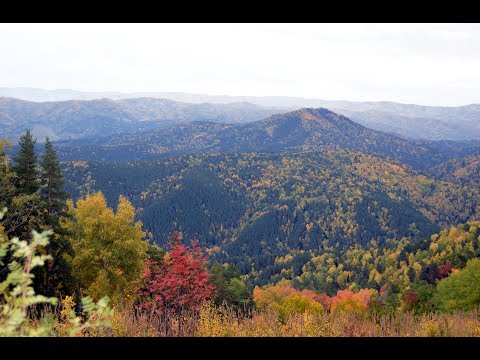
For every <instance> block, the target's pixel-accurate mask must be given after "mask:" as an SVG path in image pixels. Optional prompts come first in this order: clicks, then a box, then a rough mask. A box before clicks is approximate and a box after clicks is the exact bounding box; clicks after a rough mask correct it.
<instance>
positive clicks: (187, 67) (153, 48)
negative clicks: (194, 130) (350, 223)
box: [0, 24, 480, 106]
mask: <svg viewBox="0 0 480 360" xmlns="http://www.w3.org/2000/svg"><path fill="white" fill-rule="evenodd" d="M0 86H5V87H18V86H28V87H38V88H46V89H74V90H83V91H122V92H135V91H181V92H193V93H203V94H210V95H224V94H225V95H255V96H264V95H285V96H300V97H310V98H321V99H327V100H358V101H367V100H369V101H380V100H390V101H398V102H403V103H416V104H422V105H444V106H458V105H466V104H471V103H480V24H0Z"/></svg>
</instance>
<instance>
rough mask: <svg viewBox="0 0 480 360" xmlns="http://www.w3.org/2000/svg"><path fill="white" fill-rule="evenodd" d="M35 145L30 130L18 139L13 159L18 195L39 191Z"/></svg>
mask: <svg viewBox="0 0 480 360" xmlns="http://www.w3.org/2000/svg"><path fill="white" fill-rule="evenodd" d="M35 143H36V140H34V139H33V137H32V134H31V133H30V130H27V131H26V133H25V134H24V135H22V136H21V137H20V140H19V142H18V144H19V146H20V149H19V150H18V154H17V156H15V157H14V158H13V161H14V165H13V166H12V170H13V172H14V173H15V174H16V187H17V191H18V193H20V194H33V193H35V192H37V191H38V189H39V186H40V184H39V181H38V169H37V155H36V154H35Z"/></svg>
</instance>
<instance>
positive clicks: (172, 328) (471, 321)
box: [91, 304, 480, 337]
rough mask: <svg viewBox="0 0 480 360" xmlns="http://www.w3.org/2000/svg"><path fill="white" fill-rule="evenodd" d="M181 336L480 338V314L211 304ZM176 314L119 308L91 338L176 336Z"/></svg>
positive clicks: (187, 320) (189, 320) (186, 321)
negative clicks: (282, 317) (291, 310)
mask: <svg viewBox="0 0 480 360" xmlns="http://www.w3.org/2000/svg"><path fill="white" fill-rule="evenodd" d="M181 331H182V335H181V336H235V337H238V336H247V337H264V336H267V337H275V336H288V337H292V336H293V337H295V336H302V337H304V336H313V337H316V336H323V337H329V336H336V337H342V336H346V337H384V336H402V337H404V336H469V337H471V336H480V312H479V311H471V312H458V313H454V314H428V315H418V316H415V315H413V314H411V313H398V314H390V315H388V314H382V315H380V314H355V313H344V312H343V313H325V314H313V313H304V314H296V315H294V316H291V317H289V318H288V319H287V320H286V321H285V323H282V322H280V321H279V318H278V314H277V313H276V312H275V311H263V312H258V311H251V312H250V313H248V314H246V315H242V314H239V313H237V312H235V311H233V310H232V309H229V308H227V307H220V308H217V307H213V306H211V305H209V304H207V305H205V306H204V307H202V308H201V309H200V311H199V312H198V314H196V316H192V315H191V314H190V315H187V316H185V317H184V318H183V319H182V324H181ZM178 335H179V326H178V319H177V318H176V317H170V319H166V318H165V317H162V318H159V317H158V316H152V315H151V314H145V313H140V312H138V311H135V310H125V309H124V310H122V311H116V313H115V315H114V317H113V318H112V327H111V328H110V329H108V330H106V331H104V332H103V333H97V334H91V336H178Z"/></svg>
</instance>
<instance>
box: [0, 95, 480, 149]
mask: <svg viewBox="0 0 480 360" xmlns="http://www.w3.org/2000/svg"><path fill="white" fill-rule="evenodd" d="M0 96H5V97H14V98H18V99H23V100H28V101H65V100H72V99H74V100H94V99H101V98H109V99H113V100H119V99H135V98H156V99H168V100H172V101H179V102H184V103H191V104H200V103H209V104H210V106H213V105H212V104H217V105H220V104H224V105H227V104H232V103H246V102H248V103H250V104H255V105H257V106H260V107H265V108H268V109H271V108H276V109H277V111H276V112H277V113H279V112H281V111H288V110H295V109H299V108H302V107H314V108H318V107H324V108H328V109H331V110H333V111H335V112H336V113H338V114H341V115H344V116H348V117H349V118H351V119H352V120H354V121H357V122H359V123H361V124H362V125H365V126H367V127H369V128H372V129H375V130H380V131H386V132H392V133H395V134H397V135H399V136H402V137H407V138H414V139H428V140H466V139H479V138H480V105H479V104H471V105H465V106H457V107H447V106H422V105H415V104H401V103H395V102H391V101H378V102H372V101H370V102H360V101H343V100H340V101H334V100H324V99H307V98H301V97H288V96H264V97H256V96H227V95H204V94H190V93H181V92H137V93H121V92H82V91H74V90H44V89H33V88H0ZM273 113H274V112H271V113H269V114H268V115H270V114H273ZM249 115H253V114H249ZM265 116H267V114H266V115H265ZM260 118H262V117H261V116H259V117H255V116H251V117H250V118H244V119H242V121H254V120H258V119H260ZM206 119H207V118H203V119H200V118H198V117H197V120H206ZM208 119H212V118H208ZM227 122H229V121H227Z"/></svg>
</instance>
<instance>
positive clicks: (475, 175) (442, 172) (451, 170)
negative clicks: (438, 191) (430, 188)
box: [431, 156, 480, 189]
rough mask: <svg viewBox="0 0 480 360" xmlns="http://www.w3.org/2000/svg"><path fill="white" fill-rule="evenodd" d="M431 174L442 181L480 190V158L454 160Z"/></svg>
mask: <svg viewBox="0 0 480 360" xmlns="http://www.w3.org/2000/svg"><path fill="white" fill-rule="evenodd" d="M431 172H432V174H434V175H435V176H437V177H438V178H439V179H441V180H444V181H449V182H452V183H455V184H460V185H463V186H470V187H472V188H476V189H480V156H468V157H465V158H459V159H452V160H449V161H447V162H445V163H442V164H440V165H437V166H436V167H434V168H432V169H431Z"/></svg>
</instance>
